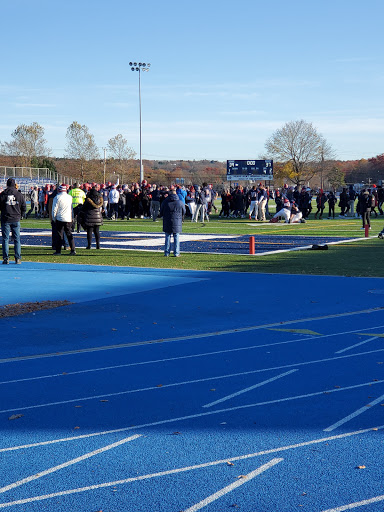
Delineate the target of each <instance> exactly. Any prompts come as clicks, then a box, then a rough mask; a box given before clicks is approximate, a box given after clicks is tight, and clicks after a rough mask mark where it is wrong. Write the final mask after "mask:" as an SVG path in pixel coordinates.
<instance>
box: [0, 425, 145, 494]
mask: <svg viewBox="0 0 384 512" xmlns="http://www.w3.org/2000/svg"><path fill="white" fill-rule="evenodd" d="M138 437H141V434H136V435H134V436H131V437H126V438H125V439H121V441H117V442H116V443H112V444H109V445H107V446H103V447H102V448H99V449H97V450H94V451H93V452H89V453H85V454H84V455H81V457H76V458H75V459H72V460H68V461H67V462H64V463H63V464H59V465H58V466H53V467H52V468H49V469H46V470H44V471H39V473H36V474H35V475H31V476H28V477H26V478H23V479H22V480H18V481H17V482H13V483H12V484H9V485H6V486H5V487H1V488H0V493H3V492H7V491H10V490H11V489H14V488H15V487H20V485H24V484H27V483H29V482H32V481H33V480H37V479H38V478H41V477H43V476H46V475H50V474H51V473H54V472H55V471H59V470H60V469H63V468H67V467H69V466H73V464H77V463H78V462H82V461H83V460H86V459H90V458H91V457H94V456H95V455H99V453H104V452H106V451H108V450H112V449H113V448H116V447H117V446H120V445H122V444H125V443H128V442H130V441H134V440H135V439H137V438H138Z"/></svg>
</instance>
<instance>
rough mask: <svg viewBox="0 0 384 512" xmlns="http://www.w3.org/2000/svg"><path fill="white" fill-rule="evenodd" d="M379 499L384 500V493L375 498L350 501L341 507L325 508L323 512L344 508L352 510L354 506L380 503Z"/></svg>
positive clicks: (336, 511)
mask: <svg viewBox="0 0 384 512" xmlns="http://www.w3.org/2000/svg"><path fill="white" fill-rule="evenodd" d="M379 501H384V494H382V495H381V496H375V497H374V498H369V499H367V500H363V501H356V502H355V503H349V505H342V506H341V507H336V508H328V509H327V510H323V512H343V511H344V510H352V509H353V508H358V507H364V506H365V505H371V504H372V503H379Z"/></svg>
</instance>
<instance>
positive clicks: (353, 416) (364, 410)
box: [324, 395, 384, 432]
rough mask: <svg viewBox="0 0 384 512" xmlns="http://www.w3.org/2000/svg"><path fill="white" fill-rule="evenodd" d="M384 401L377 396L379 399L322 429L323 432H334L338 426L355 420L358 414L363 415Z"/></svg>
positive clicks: (382, 397)
mask: <svg viewBox="0 0 384 512" xmlns="http://www.w3.org/2000/svg"><path fill="white" fill-rule="evenodd" d="M383 399H384V395H381V396H379V398H376V400H373V402H370V403H369V404H367V405H364V407H361V408H360V409H357V411H355V412H353V413H351V414H349V415H348V416H346V417H345V418H343V419H341V420H340V421H338V422H336V423H334V424H333V425H331V426H330V427H328V428H325V429H324V432H331V431H332V430H335V428H337V427H340V425H343V424H344V423H347V421H349V420H351V419H353V418H356V416H359V415H360V414H363V412H366V411H368V410H369V409H370V407H373V406H374V405H376V404H379V403H380V402H382V401H383Z"/></svg>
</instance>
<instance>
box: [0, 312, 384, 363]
mask: <svg viewBox="0 0 384 512" xmlns="http://www.w3.org/2000/svg"><path fill="white" fill-rule="evenodd" d="M383 310H384V308H382V307H379V308H371V309H363V310H360V311H352V312H349V313H337V314H334V315H326V316H319V317H312V318H302V319H299V320H288V321H286V322H276V323H273V324H264V325H253V326H250V327H239V328H236V329H226V330H223V331H215V332H206V333H202V334H191V335H189V336H177V337H175V338H159V339H154V340H148V341H138V342H133V343H121V344H118V345H104V346H102V347H90V348H85V349H79V350H68V351H66V352H53V353H50V354H37V355H34V356H22V357H9V358H6V359H0V364H4V363H14V362H18V361H27V360H31V359H43V358H47V357H62V356H68V355H73V354H84V353H88V352H99V351H103V350H115V349H120V348H129V347H137V346H140V345H151V344H155V343H172V342H174V341H186V340H193V339H201V338H210V337H215V336H225V335H227V334H234V333H243V332H249V331H258V330H261V329H268V328H271V327H280V328H281V327H283V326H284V325H294V324H300V323H306V322H315V321H320V320H329V319H331V318H343V317H347V316H354V315H362V314H367V313H378V312H383ZM383 327H384V325H377V326H373V327H368V328H366V329H364V330H366V331H371V330H372V329H381V328H383ZM355 332H361V329H355V330H353V331H345V332H339V333H335V334H324V335H322V336H315V337H314V338H315V339H317V340H319V339H321V338H329V337H333V336H341V335H343V334H352V333H355ZM308 339H311V338H304V339H303V338H300V339H298V340H294V341H283V342H279V343H272V344H265V345H258V346H259V347H267V346H273V345H283V344H286V343H296V342H297V341H307V340H308Z"/></svg>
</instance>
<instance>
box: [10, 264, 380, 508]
mask: <svg viewBox="0 0 384 512" xmlns="http://www.w3.org/2000/svg"><path fill="white" fill-rule="evenodd" d="M0 273H1V276H0V278H1V282H2V287H1V291H0V305H5V304H14V303H18V302H27V301H42V300H64V299H66V300H69V301H71V302H72V304H70V305H67V306H65V307H61V308H57V309H51V310H44V311H36V312H34V313H29V314H26V315H23V316H19V317H8V318H1V319H0V325H1V342H0V347H1V351H0V369H1V374H0V375H1V377H0V391H1V393H0V424H1V439H0V475H1V479H0V509H4V510H9V511H12V512H19V511H20V512H21V511H22V512H41V511H52V512H53V511H54V512H68V511H74V512H97V511H103V512H180V511H184V512H195V511H198V510H204V511H206V512H223V511H227V510H228V511H231V510H239V511H244V512H270V511H273V512H293V511H299V510H307V511H309V512H322V511H323V512H324V511H327V512H341V511H343V510H351V509H356V510H361V511H362V512H372V511H375V512H376V511H382V510H383V509H384V492H383V469H382V468H383V431H384V418H383V412H384V372H383V370H384V309H383V308H384V281H383V279H374V278H343V277H324V276H322V277H316V276H301V275H300V276H299V275H297V276H296V275H292V276H289V275H260V274H246V273H239V274H234V273H224V272H223V273H220V272H217V273H214V272H198V271H182V270H181V271H177V270H176V271H175V270H157V269H140V268H121V267H119V268H114V267H95V266H91V265H65V264H43V263H29V262H23V263H22V265H20V266H19V265H18V266H16V265H13V264H10V265H8V266H3V267H0Z"/></svg>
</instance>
